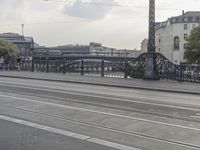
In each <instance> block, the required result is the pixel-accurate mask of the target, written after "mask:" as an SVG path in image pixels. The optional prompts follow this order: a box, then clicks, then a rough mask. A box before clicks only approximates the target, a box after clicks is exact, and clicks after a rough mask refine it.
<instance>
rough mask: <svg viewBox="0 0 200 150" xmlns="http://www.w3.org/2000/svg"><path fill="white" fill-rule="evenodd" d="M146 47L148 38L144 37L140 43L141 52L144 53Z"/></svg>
mask: <svg viewBox="0 0 200 150" xmlns="http://www.w3.org/2000/svg"><path fill="white" fill-rule="evenodd" d="M147 47H148V39H144V40H143V41H142V43H141V53H146V52H147Z"/></svg>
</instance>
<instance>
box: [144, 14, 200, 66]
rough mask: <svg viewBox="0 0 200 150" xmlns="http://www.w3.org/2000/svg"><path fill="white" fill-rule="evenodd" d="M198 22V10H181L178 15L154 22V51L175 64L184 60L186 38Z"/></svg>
mask: <svg viewBox="0 0 200 150" xmlns="http://www.w3.org/2000/svg"><path fill="white" fill-rule="evenodd" d="M199 24H200V11H192V12H186V13H184V12H183V13H182V15H180V16H176V17H171V18H169V19H168V20H167V21H164V22H160V23H156V34H155V36H156V41H155V42H156V52H159V53H162V54H163V55H164V56H165V57H167V58H168V59H169V60H170V61H171V62H173V63H175V64H180V63H181V62H185V60H184V51H185V49H186V46H187V38H188V36H189V35H190V33H191V31H192V29H194V28H195V27H197V26H199ZM145 44H146V43H144V44H143V46H144V45H145Z"/></svg>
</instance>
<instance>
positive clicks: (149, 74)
mask: <svg viewBox="0 0 200 150" xmlns="http://www.w3.org/2000/svg"><path fill="white" fill-rule="evenodd" d="M155 52H156V47H155V0H149V39H148V48H147V56H146V58H145V68H144V79H146V80H156V79H157V74H156V54H155Z"/></svg>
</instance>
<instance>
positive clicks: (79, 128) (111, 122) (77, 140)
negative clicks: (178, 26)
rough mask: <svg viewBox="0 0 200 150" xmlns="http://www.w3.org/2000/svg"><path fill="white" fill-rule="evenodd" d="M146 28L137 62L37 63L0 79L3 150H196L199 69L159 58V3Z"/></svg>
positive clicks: (81, 59)
mask: <svg viewBox="0 0 200 150" xmlns="http://www.w3.org/2000/svg"><path fill="white" fill-rule="evenodd" d="M149 20H150V22H149V46H148V52H147V53H143V54H141V55H140V56H139V57H137V58H127V57H103V56H68V57H60V56H59V57H52V56H48V55H47V56H39V57H38V56H34V57H33V60H32V63H31V62H29V63H24V62H23V63H22V64H20V66H17V68H15V67H14V66H11V68H9V69H13V70H12V71H10V70H9V71H2V72H0V133H1V134H0V149H2V150H7V149H11V150H37V149H44V150H66V149H67V150H169V149H170V150H199V149H200V142H199V141H200V98H199V95H200V90H199V89H200V84H199V82H200V66H197V65H188V64H180V65H175V64H173V63H172V62H170V61H169V60H168V59H167V58H165V57H164V56H163V55H162V54H159V53H156V52H155V43H154V42H155V35H154V23H155V0H150V16H149ZM19 68H20V69H19ZM15 69H16V70H15ZM18 69H19V70H18ZM141 79H144V80H141ZM177 81H178V82H177ZM182 82H187V83H182Z"/></svg>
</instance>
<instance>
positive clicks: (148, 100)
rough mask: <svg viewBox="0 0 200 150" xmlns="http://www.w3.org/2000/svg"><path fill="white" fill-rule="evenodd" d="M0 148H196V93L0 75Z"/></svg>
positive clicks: (199, 128)
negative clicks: (1, 76)
mask: <svg viewBox="0 0 200 150" xmlns="http://www.w3.org/2000/svg"><path fill="white" fill-rule="evenodd" d="M0 133H1V134H0V149H3V150H23V149H24V150H25V149H29V150H35V149H37V150H39V149H41V150H51V149H52V150H55V149H56V150H57V149H58V150H64V149H66V150H78V149H81V150H199V149H200V97H199V95H194V94H193V95H192V94H181V93H170V92H157V91H150V90H148V91H147V90H136V89H135V90H134V89H127V88H126V89H124V88H116V87H105V86H95V85H87V84H77V83H76V84H75V83H74V84H73V83H62V82H50V81H41V80H40V81H39V80H27V79H15V78H5V77H4V78H0Z"/></svg>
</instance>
